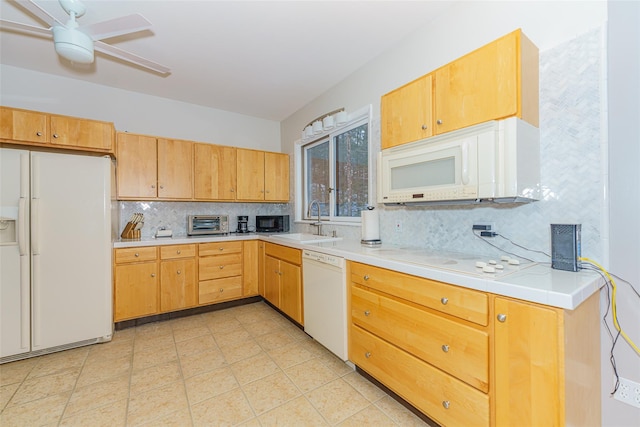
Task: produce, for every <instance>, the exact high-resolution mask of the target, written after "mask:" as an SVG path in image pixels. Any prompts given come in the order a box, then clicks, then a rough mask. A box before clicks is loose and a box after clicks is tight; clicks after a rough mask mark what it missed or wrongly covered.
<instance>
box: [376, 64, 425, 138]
mask: <svg viewBox="0 0 640 427" xmlns="http://www.w3.org/2000/svg"><path fill="white" fill-rule="evenodd" d="M432 85H433V77H432V76H431V74H427V75H426V76H422V77H420V78H419V79H417V80H414V81H413V82H411V83H407V84H406V85H404V86H402V87H400V88H398V89H396V90H394V91H392V92H389V93H388V94H386V95H384V96H383V97H382V99H381V100H380V109H381V117H382V121H381V123H380V126H381V134H382V135H381V144H382V149H385V148H390V147H395V146H396V145H400V144H405V143H407V142H412V141H418V140H420V139H424V138H428V137H430V136H432V135H433V112H432V111H433V110H432V100H433V97H432V91H433V88H432Z"/></svg>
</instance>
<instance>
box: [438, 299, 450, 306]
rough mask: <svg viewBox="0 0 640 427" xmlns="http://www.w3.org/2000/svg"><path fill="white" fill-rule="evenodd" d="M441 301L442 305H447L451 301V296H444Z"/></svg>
mask: <svg viewBox="0 0 640 427" xmlns="http://www.w3.org/2000/svg"><path fill="white" fill-rule="evenodd" d="M440 302H441V303H442V305H447V303H448V302H449V298H445V297H442V298H440Z"/></svg>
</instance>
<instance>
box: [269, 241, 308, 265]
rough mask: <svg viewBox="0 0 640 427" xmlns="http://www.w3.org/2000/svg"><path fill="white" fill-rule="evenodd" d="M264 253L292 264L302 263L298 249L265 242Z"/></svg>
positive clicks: (300, 252)
mask: <svg viewBox="0 0 640 427" xmlns="http://www.w3.org/2000/svg"><path fill="white" fill-rule="evenodd" d="M265 254H267V255H270V256H272V257H274V258H279V259H283V260H285V261H287V262H290V263H292V264H297V265H300V264H302V251H301V250H300V249H295V248H290V247H288V246H282V245H276V244H273V243H267V244H266V247H265Z"/></svg>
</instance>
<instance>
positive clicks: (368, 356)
mask: <svg viewBox="0 0 640 427" xmlns="http://www.w3.org/2000/svg"><path fill="white" fill-rule="evenodd" d="M364 357H366V358H367V359H368V358H370V357H371V352H370V351H367V352H366V353H365V354H364Z"/></svg>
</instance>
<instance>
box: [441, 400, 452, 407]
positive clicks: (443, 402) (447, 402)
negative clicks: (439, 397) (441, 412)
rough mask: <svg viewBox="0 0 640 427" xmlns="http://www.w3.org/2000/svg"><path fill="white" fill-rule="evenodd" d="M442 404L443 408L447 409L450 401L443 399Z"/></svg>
mask: <svg viewBox="0 0 640 427" xmlns="http://www.w3.org/2000/svg"><path fill="white" fill-rule="evenodd" d="M442 406H444V409H449V406H451V403H449V401H448V400H443V401H442Z"/></svg>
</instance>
